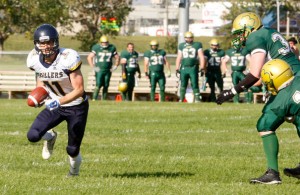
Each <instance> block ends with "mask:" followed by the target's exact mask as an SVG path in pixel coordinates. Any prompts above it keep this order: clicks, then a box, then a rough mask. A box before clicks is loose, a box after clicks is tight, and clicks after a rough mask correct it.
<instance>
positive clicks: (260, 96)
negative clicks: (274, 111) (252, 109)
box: [253, 92, 265, 104]
mask: <svg viewBox="0 0 300 195" xmlns="http://www.w3.org/2000/svg"><path fill="white" fill-rule="evenodd" d="M264 95H265V94H264V93H263V92H258V93H253V103H254V104H256V103H259V102H262V103H264V102H265V100H264Z"/></svg>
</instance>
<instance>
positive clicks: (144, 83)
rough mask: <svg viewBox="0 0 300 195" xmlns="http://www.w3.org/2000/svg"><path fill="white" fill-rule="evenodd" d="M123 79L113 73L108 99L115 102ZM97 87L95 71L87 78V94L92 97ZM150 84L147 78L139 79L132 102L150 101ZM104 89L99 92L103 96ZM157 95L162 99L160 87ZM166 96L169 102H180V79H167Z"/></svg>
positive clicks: (157, 89)
mask: <svg viewBox="0 0 300 195" xmlns="http://www.w3.org/2000/svg"><path fill="white" fill-rule="evenodd" d="M121 80H122V78H121V73H115V72H113V73H112V76H111V78H110V84H109V87H108V94H107V96H108V99H110V100H114V99H115V98H116V96H117V95H118V94H120V92H119V91H118V85H119V83H120V81H121ZM95 87H96V80H95V73H94V72H93V71H91V72H89V73H88V78H87V85H86V88H85V91H86V92H87V94H89V95H90V96H92V94H93V92H94V89H95ZM150 90H151V88H150V82H149V80H148V79H147V78H145V77H142V78H140V79H138V78H137V82H136V86H135V87H134V90H133V94H132V101H136V100H145V101H146V100H150ZM101 91H102V89H101V90H100V91H99V93H100V94H101ZM156 93H157V95H156V96H157V97H158V98H159V99H160V95H159V86H156ZM165 96H166V100H168V101H178V99H179V98H178V78H177V77H175V76H174V77H170V78H166V85H165Z"/></svg>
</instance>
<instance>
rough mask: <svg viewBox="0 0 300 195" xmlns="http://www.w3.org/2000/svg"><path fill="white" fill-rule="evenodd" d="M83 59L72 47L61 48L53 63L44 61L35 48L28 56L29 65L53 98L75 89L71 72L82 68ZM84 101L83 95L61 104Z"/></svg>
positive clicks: (72, 104) (74, 103) (71, 104)
mask: <svg viewBox="0 0 300 195" xmlns="http://www.w3.org/2000/svg"><path fill="white" fill-rule="evenodd" d="M81 64H82V61H81V59H80V56H79V55H78V53H77V52H76V51H74V50H72V49H66V48H59V53H58V55H57V57H56V59H55V60H54V62H53V63H52V64H50V65H49V64H46V63H43V62H42V55H39V54H38V53H37V52H36V50H35V49H33V50H32V51H31V52H30V53H29V54H28V57H27V67H28V68H30V69H31V70H34V71H35V72H36V76H37V78H38V80H40V81H43V82H44V84H45V86H46V87H47V89H48V90H49V91H50V96H51V98H59V97H62V96H65V95H66V94H68V93H70V92H71V91H73V89H74V88H73V87H72V84H71V81H70V77H69V74H70V73H71V72H72V71H74V70H76V69H78V68H80V65H81ZM83 101H84V99H83V98H82V97H80V98H77V99H75V100H74V101H72V102H69V103H67V104H64V105H61V106H74V105H78V104H81V103H82V102H83Z"/></svg>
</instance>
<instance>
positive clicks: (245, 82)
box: [233, 73, 259, 94]
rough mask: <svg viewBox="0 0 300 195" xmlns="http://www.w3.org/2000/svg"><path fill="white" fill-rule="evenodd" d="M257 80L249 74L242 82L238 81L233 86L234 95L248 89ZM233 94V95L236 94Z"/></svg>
mask: <svg viewBox="0 0 300 195" xmlns="http://www.w3.org/2000/svg"><path fill="white" fill-rule="evenodd" d="M258 80H259V79H258V78H256V77H255V76H253V75H252V74H251V73H249V74H248V75H247V76H246V77H245V78H244V79H243V80H242V81H240V82H239V83H238V84H237V85H236V86H234V91H235V92H236V93H241V92H243V91H245V90H246V89H249V88H250V87H252V85H254V84H255V83H256V82H257V81H258ZM236 93H233V94H236Z"/></svg>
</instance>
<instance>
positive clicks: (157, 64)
mask: <svg viewBox="0 0 300 195" xmlns="http://www.w3.org/2000/svg"><path fill="white" fill-rule="evenodd" d="M158 47H159V44H158V42H157V41H156V40H152V41H151V42H150V50H147V51H146V52H145V53H144V70H145V76H146V77H148V78H149V79H150V84H151V93H150V100H151V101H154V98H155V89H156V84H157V83H158V85H159V89H160V101H161V102H164V101H165V85H166V77H165V73H164V66H166V67H167V69H168V75H167V76H168V77H171V69H170V64H169V62H168V61H167V58H166V52H165V50H163V49H158Z"/></svg>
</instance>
